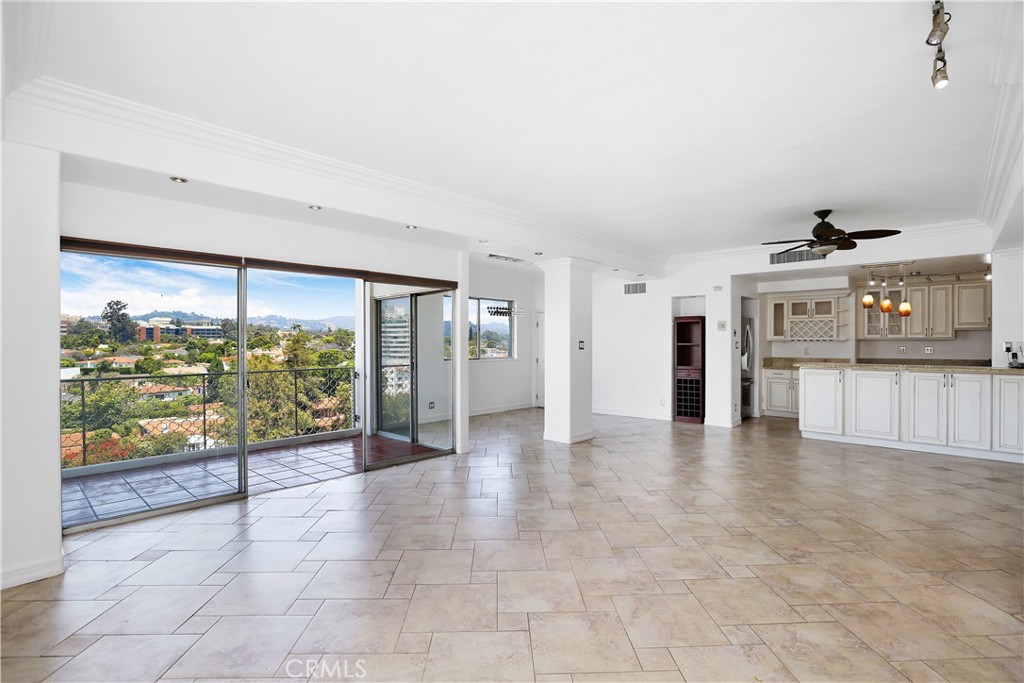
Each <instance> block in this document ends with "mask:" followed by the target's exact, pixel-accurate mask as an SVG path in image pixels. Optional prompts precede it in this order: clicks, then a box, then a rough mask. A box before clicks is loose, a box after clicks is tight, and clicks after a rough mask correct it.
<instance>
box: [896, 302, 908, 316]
mask: <svg viewBox="0 0 1024 683" xmlns="http://www.w3.org/2000/svg"><path fill="white" fill-rule="evenodd" d="M899 311H900V317H901V318H909V317H910V302H909V301H903V302H901V303H900V308H899Z"/></svg>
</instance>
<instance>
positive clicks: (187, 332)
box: [135, 318, 224, 343]
mask: <svg viewBox="0 0 1024 683" xmlns="http://www.w3.org/2000/svg"><path fill="white" fill-rule="evenodd" d="M135 323H136V324H137V325H138V326H139V328H138V332H137V334H138V337H139V340H141V341H151V342H154V343H157V342H160V341H166V340H168V339H171V340H180V339H182V338H187V337H200V338H202V339H210V340H220V339H221V338H222V336H223V334H224V332H223V331H222V330H221V329H220V325H199V324H194V323H186V324H184V325H172V324H171V319H170V318H150V319H149V320H136V321H135Z"/></svg>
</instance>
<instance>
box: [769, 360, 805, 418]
mask: <svg viewBox="0 0 1024 683" xmlns="http://www.w3.org/2000/svg"><path fill="white" fill-rule="evenodd" d="M762 375H763V381H762V383H761V386H763V387H764V406H765V411H766V413H767V414H769V415H775V416H776V417H793V415H791V414H790V415H785V413H796V412H798V411H799V410H800V397H799V396H798V395H797V392H798V389H799V386H800V380H799V376H798V375H797V374H796V373H795V372H794V371H793V370H764V371H763V372H762ZM779 413H783V415H779Z"/></svg>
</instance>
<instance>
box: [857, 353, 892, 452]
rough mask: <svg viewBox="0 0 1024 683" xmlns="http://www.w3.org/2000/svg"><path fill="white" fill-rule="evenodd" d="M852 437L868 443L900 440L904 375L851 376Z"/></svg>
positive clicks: (860, 373)
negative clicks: (877, 440)
mask: <svg viewBox="0 0 1024 683" xmlns="http://www.w3.org/2000/svg"><path fill="white" fill-rule="evenodd" d="M850 374H851V375H852V376H853V377H852V387H851V390H850V391H851V396H850V398H851V403H852V406H851V411H850V434H851V435H853V436H861V437H865V438H868V439H885V440H887V441H898V440H899V438H900V401H899V396H900V392H899V386H900V373H899V372H898V371H894V372H889V371H874V370H857V371H855V372H852V373H850Z"/></svg>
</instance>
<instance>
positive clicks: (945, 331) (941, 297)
mask: <svg viewBox="0 0 1024 683" xmlns="http://www.w3.org/2000/svg"><path fill="white" fill-rule="evenodd" d="M928 298H929V302H928V336H929V337H932V338H933V339H952V338H953V285H932V286H931V287H930V288H929V292H928ZM911 305H912V306H913V305H914V303H913V302H911ZM916 312H917V309H914V312H913V313H911V314H910V317H911V318H913V317H914V313H916ZM907 336H908V337H909V336H910V335H909V334H908V335H907Z"/></svg>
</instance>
